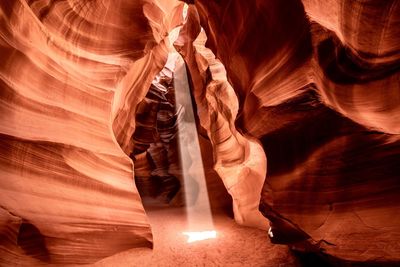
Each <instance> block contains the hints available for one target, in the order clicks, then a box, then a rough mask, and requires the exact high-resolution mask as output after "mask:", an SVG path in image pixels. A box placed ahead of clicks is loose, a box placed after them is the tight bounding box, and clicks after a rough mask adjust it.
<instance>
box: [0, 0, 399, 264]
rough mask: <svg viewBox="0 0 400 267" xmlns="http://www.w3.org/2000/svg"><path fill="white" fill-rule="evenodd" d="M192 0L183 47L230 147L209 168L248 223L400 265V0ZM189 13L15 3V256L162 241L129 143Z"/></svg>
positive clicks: (11, 40)
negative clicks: (145, 201)
mask: <svg viewBox="0 0 400 267" xmlns="http://www.w3.org/2000/svg"><path fill="white" fill-rule="evenodd" d="M187 2H190V3H192V4H191V5H190V7H189V9H188V12H187V13H188V14H187V19H186V23H185V24H184V25H183V26H182V28H181V29H180V32H179V36H178V39H177V40H176V41H175V43H174V46H175V48H176V49H177V50H178V52H179V53H180V54H181V55H182V56H183V58H184V59H185V61H186V64H187V69H188V72H189V74H190V78H191V83H192V90H193V98H194V100H195V103H196V111H197V115H198V122H199V132H200V136H199V139H200V141H201V145H202V149H203V150H204V151H207V152H210V151H212V153H213V156H214V157H213V160H211V159H210V157H208V158H207V164H206V166H210V165H212V164H213V165H214V169H215V171H216V173H215V172H212V171H210V170H206V172H207V173H210V174H211V176H212V179H214V178H216V177H217V176H219V178H221V179H222V181H223V183H224V185H225V187H226V189H227V191H228V192H229V193H230V194H231V196H232V199H233V209H234V214H235V219H236V220H237V221H238V222H239V223H241V224H245V225H250V226H256V227H260V228H263V229H266V228H267V227H268V222H267V220H266V218H267V219H268V220H269V224H270V226H271V231H270V232H269V233H270V237H271V240H272V241H273V242H276V243H284V244H288V245H290V246H291V247H292V248H294V249H296V250H300V251H307V252H310V251H311V252H317V253H323V254H325V255H329V257H328V258H329V259H330V260H332V261H338V262H337V263H338V265H342V264H343V261H346V262H351V263H354V262H355V263H362V262H369V263H377V264H383V263H388V264H392V265H393V264H398V262H400V247H399V245H398V244H399V242H398V240H399V239H400V217H399V215H398V210H399V208H400V181H399V177H400V156H399V153H400V152H399V151H400V137H399V134H400V128H399V127H400V71H399V70H400V1H399V0H387V1H380V0H367V1H347V0H326V1H322V0H301V1H300V0H286V1H281V0H269V1H264V0H248V1H242V0H229V1H228V0H219V1H211V0H196V1H187ZM193 3H194V5H193ZM182 11H183V3H182V2H178V1H175V0H163V1H161V0H137V1H131V0H104V1H101V0H93V1H79V0H54V1H53V0H51V1H46V0H26V1H24V0H9V1H1V3H0V49H1V50H0V58H1V63H0V90H1V91H0V116H1V118H0V119H1V124H0V136H1V139H0V166H1V168H0V175H1V179H0V264H1V265H15V264H21V265H27V266H31V265H40V264H44V263H56V264H57V263H58V264H68V263H75V264H79V263H92V262H95V261H97V260H99V259H101V258H104V257H107V256H109V255H112V254H115V253H117V252H120V251H123V250H127V249H130V248H134V247H138V246H148V247H151V231H150V226H149V224H148V222H147V218H146V216H145V213H144V210H143V206H142V203H141V199H140V196H139V194H138V191H137V189H136V186H135V183H134V180H133V177H134V172H133V163H132V160H131V159H130V158H129V157H128V155H130V154H131V152H132V151H133V148H134V138H132V135H133V134H134V132H135V123H136V122H135V115H137V111H138V110H139V111H140V109H137V108H138V105H139V103H140V102H141V101H142V100H143V99H144V98H145V96H146V94H147V93H148V90H149V88H150V84H151V82H152V80H153V78H154V77H155V76H156V74H157V73H159V72H160V70H161V69H162V68H163V66H164V65H165V63H166V60H167V54H168V52H170V51H172V49H173V48H172V46H171V43H170V42H171V40H174V39H175V38H172V37H170V38H168V33H171V30H172V29H174V28H175V27H176V26H178V25H180V24H181V23H182ZM201 27H202V28H203V29H204V30H202V29H201ZM176 33H177V31H176V30H175V32H174V33H173V34H172V33H171V34H170V35H175V34H176ZM206 47H207V48H206ZM137 134H140V131H139V132H138V133H137ZM205 137H207V138H208V140H206V138H205ZM155 154H157V153H155ZM145 157H146V156H145V154H143V153H142V154H137V155H136V159H137V165H136V170H137V171H138V173H137V174H138V175H149V173H148V170H149V166H147V165H146V164H147V162H146V161H145V160H143V159H144V158H145ZM267 158H268V173H267ZM170 167H171V166H170ZM217 174H218V175H217ZM207 179H208V180H209V181H212V179H210V178H209V177H207ZM212 183H213V182H212ZM215 188H218V190H221V188H220V187H219V186H215ZM210 199H211V201H212V202H217V201H218V200H219V199H218V197H215V195H214V196H212V195H211V197H210ZM211 205H213V203H211ZM260 212H261V213H260ZM262 215H264V216H262Z"/></svg>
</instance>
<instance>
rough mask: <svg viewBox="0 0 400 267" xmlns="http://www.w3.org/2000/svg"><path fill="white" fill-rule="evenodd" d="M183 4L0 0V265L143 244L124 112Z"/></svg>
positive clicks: (161, 60)
mask: <svg viewBox="0 0 400 267" xmlns="http://www.w3.org/2000/svg"><path fill="white" fill-rule="evenodd" d="M182 6H183V4H182V3H176V2H173V1H169V2H168V3H167V2H165V3H164V6H161V5H160V6H158V4H157V2H152V1H135V2H132V1H90V2H87V1H27V2H25V1H2V2H1V4H0V7H1V9H0V18H1V23H0V36H1V38H0V40H1V41H0V47H1V52H0V53H1V60H2V63H1V64H0V77H1V79H0V81H1V97H0V101H1V105H0V109H1V110H0V114H1V125H0V133H1V141H0V147H1V149H0V155H1V156H0V165H1V171H0V172H1V177H2V179H1V181H0V190H1V197H0V205H1V220H0V221H1V229H2V239H1V248H0V259H1V260H0V262H1V264H2V265H14V264H16V263H18V264H26V265H33V264H39V263H40V262H51V263H63V264H65V263H90V262H94V261H96V260H99V259H101V258H104V257H106V256H109V255H112V254H115V253H117V252H120V251H122V250H126V249H129V248H133V247H137V246H147V247H151V240H152V238H151V231H150V227H149V224H148V222H147V218H146V215H145V213H144V210H143V207H142V204H141V200H140V196H139V194H138V192H137V190H136V187H135V184H134V182H133V165H132V161H131V160H130V158H129V157H128V155H129V153H130V149H131V147H132V141H131V138H130V137H131V135H132V133H133V131H134V119H132V118H134V116H133V115H134V113H135V110H136V106H137V103H139V102H140V101H141V99H142V98H144V96H145V94H146V91H147V89H148V87H149V85H150V83H151V80H152V79H153V77H154V76H155V74H156V73H158V72H159V71H160V69H161V68H162V66H163V65H164V64H165V61H166V58H167V53H168V46H169V41H168V39H167V38H165V36H166V35H167V33H168V32H169V31H170V30H171V28H173V27H175V26H176V25H178V24H179V23H180V22H181V13H182ZM161 19H162V21H161Z"/></svg>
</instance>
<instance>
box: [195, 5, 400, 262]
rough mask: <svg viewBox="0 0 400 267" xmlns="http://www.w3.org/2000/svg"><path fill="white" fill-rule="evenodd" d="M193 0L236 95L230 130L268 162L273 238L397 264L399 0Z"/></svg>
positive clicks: (265, 205) (265, 207)
mask: <svg viewBox="0 0 400 267" xmlns="http://www.w3.org/2000/svg"><path fill="white" fill-rule="evenodd" d="M303 4H304V6H303ZM195 5H196V7H197V10H198V11H199V14H200V21H201V25H202V26H203V28H204V29H205V31H206V33H207V36H208V38H209V39H208V42H207V45H208V46H209V47H210V48H211V49H212V50H213V52H214V53H215V55H216V57H217V58H219V59H220V60H221V62H222V63H223V64H224V66H225V68H226V70H227V76H228V80H229V81H230V82H231V84H232V86H233V88H234V89H235V92H236V94H237V95H238V96H239V100H240V102H239V103H240V105H239V109H240V111H239V117H238V120H237V123H236V125H237V126H238V128H239V129H241V130H242V131H244V132H245V133H248V134H251V135H252V136H254V137H256V138H258V139H260V140H261V141H262V143H263V147H264V150H265V153H266V154H267V157H268V162H269V163H268V174H267V176H266V181H265V184H264V190H263V193H262V200H261V205H260V210H261V211H262V212H263V214H264V215H265V216H266V217H267V218H268V219H269V220H270V221H271V226H272V232H271V236H273V237H272V240H273V241H274V242H278V243H287V244H290V245H291V246H292V247H293V248H296V249H298V250H303V251H314V252H318V251H322V252H324V253H326V254H328V255H331V256H333V257H336V258H338V259H341V260H345V261H352V262H380V263H383V262H389V263H390V262H398V261H399V260H400V258H399V255H400V253H399V251H400V248H399V247H398V245H397V243H398V238H399V234H400V228H399V225H400V224H399V223H400V218H399V217H398V216H395V215H394V214H395V210H398V209H399V203H400V202H399V200H400V199H399V196H400V195H399V193H400V188H399V186H398V185H399V180H398V179H399V173H400V170H399V168H398V166H400V165H399V163H400V158H399V156H398V153H399V141H398V136H397V134H398V133H399V128H398V126H399V125H400V123H399V122H400V117H399V116H400V110H399V109H400V98H399V92H400V90H399V89H400V88H399V86H400V83H399V77H400V76H399V75H400V72H399V71H398V70H399V51H400V49H399V44H400V42H399V41H398V38H399V36H400V35H399V34H398V31H399V28H400V27H399V22H400V12H399V8H400V7H399V6H400V5H399V1H387V2H385V3H381V2H378V1H364V2H357V3H348V2H346V1H334V0H332V1H328V2H326V1H306V0H305V1H303V3H302V2H300V1H295V0H293V1H284V2H283V1H206V0H204V1H202V0H198V1H195ZM194 83H196V81H195V82H194ZM198 105H199V104H198ZM220 110H222V109H221V108H220ZM232 153H234V152H233V151H232ZM304 241H306V242H304ZM383 247H385V248H386V249H382V248H383Z"/></svg>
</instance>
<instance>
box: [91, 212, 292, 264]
mask: <svg viewBox="0 0 400 267" xmlns="http://www.w3.org/2000/svg"><path fill="white" fill-rule="evenodd" d="M146 210H147V213H148V216H149V218H150V223H151V226H152V228H153V236H154V249H153V250H150V249H132V250H129V251H125V252H123V253H120V254H117V255H114V256H112V257H109V258H106V259H104V260H102V261H100V262H97V263H96V264H95V266H97V267H100V266H274V267H275V266H281V267H284V266H285V267H289V266H298V264H297V263H296V260H295V259H294V257H293V256H292V255H291V254H290V252H289V251H288V249H287V247H286V246H280V245H273V244H271V243H270V241H269V239H268V237H267V234H266V233H265V231H261V230H258V229H252V228H248V227H241V226H238V225H237V224H236V223H235V222H234V221H233V220H232V219H231V218H229V217H228V216H227V215H224V214H222V213H220V214H219V215H218V214H217V215H214V216H213V218H214V225H215V229H216V231H217V238H215V239H208V240H203V241H197V242H194V243H187V237H186V236H184V235H183V234H182V231H184V229H185V228H186V214H185V211H184V209H181V208H173V209H171V208H163V209H160V208H158V209H154V208H150V209H149V208H146Z"/></svg>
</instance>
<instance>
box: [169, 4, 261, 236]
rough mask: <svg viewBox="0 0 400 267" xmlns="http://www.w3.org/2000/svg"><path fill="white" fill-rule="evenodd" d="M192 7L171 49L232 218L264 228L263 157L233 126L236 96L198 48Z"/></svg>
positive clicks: (200, 39)
mask: <svg viewBox="0 0 400 267" xmlns="http://www.w3.org/2000/svg"><path fill="white" fill-rule="evenodd" d="M205 42H206V35H205V33H204V32H203V31H201V32H200V25H199V19H198V14H197V11H196V9H195V8H194V7H193V6H192V7H189V9H188V17H187V23H186V24H185V25H184V26H183V27H182V29H181V31H180V35H179V37H178V39H177V41H176V42H175V43H174V45H175V47H176V49H177V50H178V51H179V52H180V53H181V54H182V55H183V57H184V59H185V61H186V63H187V66H188V69H189V72H190V75H191V79H192V85H193V95H194V99H195V102H196V107H197V114H198V117H199V124H200V126H201V127H203V128H204V129H205V131H206V132H207V136H208V138H209V140H210V141H211V145H212V149H213V151H212V152H213V155H214V169H215V171H216V172H217V173H218V175H219V177H220V178H221V179H222V181H223V182H224V185H225V187H226V188H227V190H228V192H229V194H230V195H231V196H232V199H233V212H234V215H235V220H236V221H237V222H238V223H240V224H243V225H247V226H254V227H259V228H261V229H266V228H267V227H268V222H267V220H266V219H265V218H263V217H262V215H261V214H260V212H259V211H258V203H259V201H260V193H261V188H262V185H263V183H264V177H265V172H266V164H267V163H266V158H265V154H264V153H263V150H262V148H261V146H260V144H259V143H257V142H255V141H254V140H251V139H249V138H246V137H244V136H243V135H241V134H240V133H239V132H238V131H237V130H236V128H235V126H234V121H235V118H236V115H237V112H238V100H237V97H236V95H235V93H234V91H233V89H232V87H231V86H230V84H229V83H228V82H227V80H226V72H225V68H224V66H223V65H222V64H221V62H220V61H219V60H217V59H215V56H214V54H213V53H212V52H211V50H209V49H207V48H206V47H205V46H204V44H205Z"/></svg>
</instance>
